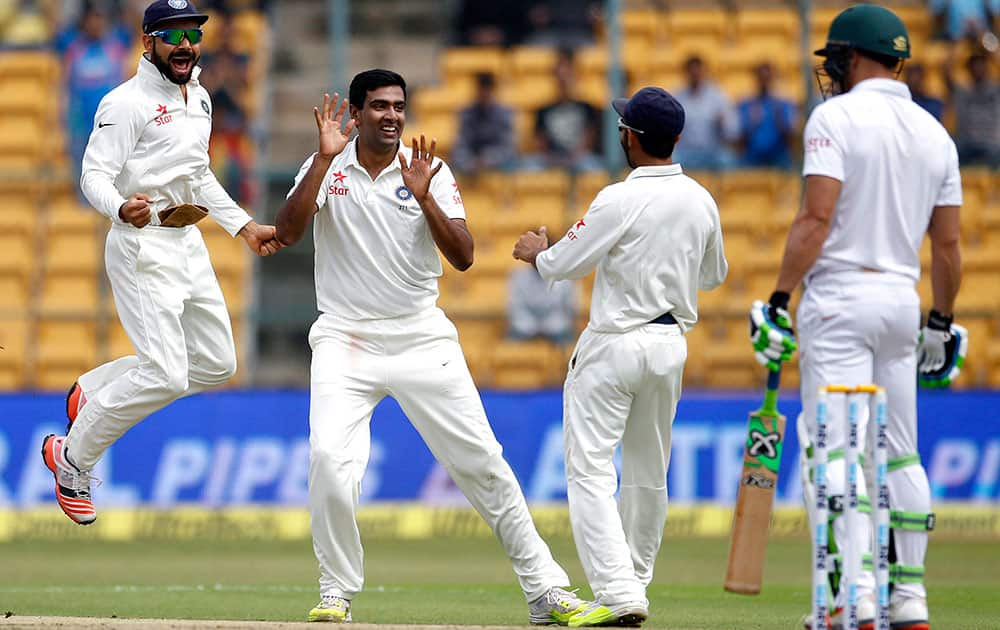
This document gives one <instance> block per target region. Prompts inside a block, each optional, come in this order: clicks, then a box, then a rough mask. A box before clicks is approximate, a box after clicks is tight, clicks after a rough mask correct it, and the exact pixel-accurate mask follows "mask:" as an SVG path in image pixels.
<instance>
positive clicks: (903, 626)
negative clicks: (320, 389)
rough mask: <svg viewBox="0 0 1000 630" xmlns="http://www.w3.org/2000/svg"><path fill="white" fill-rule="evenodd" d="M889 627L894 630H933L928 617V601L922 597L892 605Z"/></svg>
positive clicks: (902, 600) (899, 601)
mask: <svg viewBox="0 0 1000 630" xmlns="http://www.w3.org/2000/svg"><path fill="white" fill-rule="evenodd" d="M889 626H890V627H891V628H892V630H931V624H930V622H929V621H928V616H927V600H926V599H923V598H922V597H910V598H907V599H898V600H895V601H893V602H892V603H890V604H889Z"/></svg>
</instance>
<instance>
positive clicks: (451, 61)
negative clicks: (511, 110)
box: [438, 46, 507, 79]
mask: <svg viewBox="0 0 1000 630" xmlns="http://www.w3.org/2000/svg"><path fill="white" fill-rule="evenodd" d="M438 65H439V68H440V76H443V77H452V76H461V75H470V76H471V75H475V74H477V73H479V72H490V73H493V74H494V75H497V78H498V79H499V78H500V74H501V73H503V72H504V70H505V68H506V65H507V57H506V54H505V53H504V51H503V49H502V48H499V47H495V46H455V47H452V48H446V49H445V50H444V51H443V52H442V53H441V56H440V59H439V63H438Z"/></svg>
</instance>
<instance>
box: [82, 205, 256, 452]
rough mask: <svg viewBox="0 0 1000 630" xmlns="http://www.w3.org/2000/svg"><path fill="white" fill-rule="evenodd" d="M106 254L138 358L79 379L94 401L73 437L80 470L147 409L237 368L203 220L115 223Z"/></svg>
mask: <svg viewBox="0 0 1000 630" xmlns="http://www.w3.org/2000/svg"><path fill="white" fill-rule="evenodd" d="M104 256H105V261H106V266H107V271H108V278H109V280H110V281H111V289H112V291H113V292H114V297H115V306H116V307H117V310H118V319H119V320H120V321H121V323H122V327H123V328H124V329H125V333H126V334H127V335H128V338H129V340H130V341H131V342H132V346H133V347H134V348H135V356H128V357H122V358H119V359H117V360H115V361H111V362H110V363H106V364H104V365H101V366H98V367H97V368H95V369H93V370H91V371H90V372H87V373H86V374H84V375H82V376H81V377H80V379H79V383H80V387H81V388H82V389H83V391H84V394H85V396H86V397H87V403H86V404H85V405H84V406H83V408H82V409H81V410H80V415H79V416H77V419H76V422H74V423H73V427H72V429H71V430H70V432H69V435H67V437H66V452H67V454H68V456H69V459H70V461H71V462H73V463H74V464H75V465H76V466H77V467H79V468H80V469H81V470H90V469H91V468H93V467H94V465H95V464H96V463H97V462H98V460H99V459H100V458H101V455H103V454H104V451H105V450H107V448H108V447H109V446H111V444H113V443H114V442H115V441H116V440H117V439H118V438H120V437H121V436H122V435H124V434H125V432H126V431H128V430H129V429H130V428H132V427H133V426H134V425H135V424H136V423H138V422H139V421H140V420H142V419H143V418H145V417H146V416H148V415H149V414H151V413H153V412H154V411H156V410H158V409H160V408H162V407H164V406H166V405H167V404H169V403H170V402H173V401H174V400H176V399H177V398H180V397H182V396H188V395H191V394H194V393H197V392H200V391H202V390H204V389H207V388H209V387H214V386H217V385H221V384H223V383H225V382H226V381H227V380H229V379H230V378H232V376H233V374H235V373H236V349H235V347H234V345H233V331H232V326H231V325H230V322H229V313H228V311H227V310H226V303H225V300H224V299H223V297H222V291H221V290H220V289H219V283H218V281H217V280H216V278H215V272H214V270H213V269H212V263H211V261H210V260H209V257H208V250H207V249H206V247H205V241H204V240H203V239H202V236H201V231H200V230H199V229H198V228H196V227H194V226H188V227H184V228H168V227H159V226H152V225H147V226H146V227H144V228H142V229H137V228H135V227H132V226H131V225H120V224H117V223H116V224H114V226H113V227H112V228H111V231H110V232H109V233H108V237H107V241H106V244H105V249H104Z"/></svg>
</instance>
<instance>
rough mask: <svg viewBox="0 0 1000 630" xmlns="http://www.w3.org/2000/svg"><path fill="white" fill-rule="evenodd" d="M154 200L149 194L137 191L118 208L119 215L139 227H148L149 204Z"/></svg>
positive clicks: (126, 221) (123, 219)
mask: <svg viewBox="0 0 1000 630" xmlns="http://www.w3.org/2000/svg"><path fill="white" fill-rule="evenodd" d="M152 201H153V200H152V199H151V198H150V196H149V195H145V194H143V193H135V194H134V195H132V196H131V197H129V198H128V199H126V200H125V203H123V204H122V205H121V207H120V208H118V217H119V218H120V219H121V220H122V221H124V222H125V223H130V224H132V225H134V226H135V227H137V228H143V227H146V226H147V225H149V215H150V210H149V204H150V203H152Z"/></svg>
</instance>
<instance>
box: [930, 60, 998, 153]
mask: <svg viewBox="0 0 1000 630" xmlns="http://www.w3.org/2000/svg"><path fill="white" fill-rule="evenodd" d="M989 61H990V58H989V56H988V55H987V53H985V52H977V53H975V54H973V55H972V56H970V57H969V60H968V61H967V62H966V64H965V67H966V69H967V70H968V72H969V76H970V78H971V79H972V83H971V84H970V85H969V86H968V87H966V86H963V85H959V84H957V83H956V82H955V80H954V77H952V75H951V65H952V64H951V63H950V62H945V67H944V80H945V84H946V85H947V86H948V92H949V95H950V96H951V103H952V106H953V107H954V108H955V124H956V129H955V144H956V145H958V161H959V162H960V163H961V164H962V166H971V165H974V164H980V165H988V166H992V167H997V166H1000V84H997V82H996V81H995V80H994V79H992V78H990V74H989V66H988V64H989Z"/></svg>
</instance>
